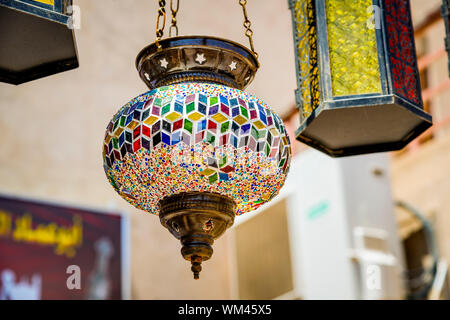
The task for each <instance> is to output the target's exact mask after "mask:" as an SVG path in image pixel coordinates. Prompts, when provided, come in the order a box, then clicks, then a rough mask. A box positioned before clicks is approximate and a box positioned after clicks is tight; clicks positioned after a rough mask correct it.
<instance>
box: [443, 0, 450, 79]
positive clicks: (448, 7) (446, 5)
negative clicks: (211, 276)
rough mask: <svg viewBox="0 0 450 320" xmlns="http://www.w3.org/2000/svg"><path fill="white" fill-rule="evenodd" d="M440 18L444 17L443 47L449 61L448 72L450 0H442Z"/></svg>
mask: <svg viewBox="0 0 450 320" xmlns="http://www.w3.org/2000/svg"><path fill="white" fill-rule="evenodd" d="M441 13H442V18H444V23H445V34H446V37H445V49H446V50H447V53H448V56H449V61H448V72H449V74H450V1H449V0H442V7H441Z"/></svg>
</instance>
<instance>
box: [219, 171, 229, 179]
mask: <svg viewBox="0 0 450 320" xmlns="http://www.w3.org/2000/svg"><path fill="white" fill-rule="evenodd" d="M219 178H220V180H223V181H228V180H229V177H228V174H227V173H223V172H219Z"/></svg>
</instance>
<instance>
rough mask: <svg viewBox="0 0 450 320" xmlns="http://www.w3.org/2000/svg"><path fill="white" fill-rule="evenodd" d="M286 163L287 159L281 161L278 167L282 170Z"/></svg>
mask: <svg viewBox="0 0 450 320" xmlns="http://www.w3.org/2000/svg"><path fill="white" fill-rule="evenodd" d="M285 162H286V158H285V159H282V160H281V161H280V164H279V165H278V166H279V167H280V168H281V167H282V166H284V163H285Z"/></svg>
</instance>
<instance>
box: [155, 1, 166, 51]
mask: <svg viewBox="0 0 450 320" xmlns="http://www.w3.org/2000/svg"><path fill="white" fill-rule="evenodd" d="M165 7H166V0H159V9H158V17H157V18H156V40H155V43H156V46H157V47H158V50H161V49H162V47H161V45H160V44H159V40H161V38H162V36H163V35H164V26H165V25H166V8H165ZM161 17H162V18H163V21H162V25H161Z"/></svg>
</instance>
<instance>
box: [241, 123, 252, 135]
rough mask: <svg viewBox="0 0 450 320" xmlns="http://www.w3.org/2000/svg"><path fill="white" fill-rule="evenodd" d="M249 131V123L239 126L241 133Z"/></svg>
mask: <svg viewBox="0 0 450 320" xmlns="http://www.w3.org/2000/svg"><path fill="white" fill-rule="evenodd" d="M249 132H250V123H246V124H244V125H243V126H242V127H241V133H242V134H246V133H249Z"/></svg>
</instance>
